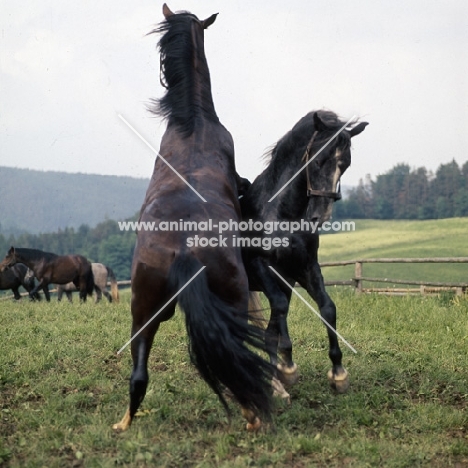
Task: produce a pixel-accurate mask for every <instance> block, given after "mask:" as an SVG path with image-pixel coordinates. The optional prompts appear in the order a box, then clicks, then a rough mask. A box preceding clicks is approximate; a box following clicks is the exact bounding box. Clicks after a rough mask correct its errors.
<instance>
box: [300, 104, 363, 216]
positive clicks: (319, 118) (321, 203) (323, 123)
mask: <svg viewBox="0 0 468 468" xmlns="http://www.w3.org/2000/svg"><path fill="white" fill-rule="evenodd" d="M340 124H341V128H342V122H340V121H339V120H338V119H337V117H336V114H334V113H332V112H326V111H320V112H314V113H313V127H314V131H313V134H312V137H311V139H310V140H309V142H308V143H307V146H306V149H305V152H304V155H303V157H302V163H303V164H304V165H306V167H305V168H304V171H303V172H304V174H303V177H302V179H303V180H304V179H305V182H306V194H307V208H306V211H305V217H306V219H307V220H309V221H313V222H318V223H319V225H321V224H322V223H324V222H325V221H328V220H329V219H330V217H331V213H332V209H333V203H334V202H335V201H337V200H340V199H341V191H340V180H341V176H342V175H343V174H344V173H345V171H346V169H348V167H349V166H350V164H351V138H353V137H354V136H356V135H359V134H360V133H361V132H362V131H364V129H365V127H366V126H367V125H368V123H367V122H360V123H357V124H354V125H352V126H350V127H346V128H342V129H340ZM340 130H341V131H340Z"/></svg>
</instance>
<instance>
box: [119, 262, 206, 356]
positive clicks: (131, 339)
mask: <svg viewBox="0 0 468 468" xmlns="http://www.w3.org/2000/svg"><path fill="white" fill-rule="evenodd" d="M205 268H206V266H202V267H201V268H200V269H199V270H198V271H197V272H196V273H195V274H194V275H193V276H192V277H191V278H190V279H189V280H188V281H187V283H185V284H184V286H182V287H181V288H180V289H179V290H178V291H177V292H176V293H175V294H174V295H173V296H172V297H171V298H170V299H169V300H168V301H167V302H166V303H165V304H164V305H163V306H162V307H161V308H160V309H159V310H158V311H157V312H156V313H155V314H154V315H153V316H152V317H151V318H150V319H149V320H148V321H147V322H146V323H145V324H144V325H143V326H142V327H141V328H140V329H139V330H138V331H137V332H136V333H135V334H134V335H133V336H132V337H131V338H130V339H129V340H128V341H127V342H126V343H125V344H124V345H123V346H122V347H121V348H120V349H119V350H118V351H117V354H120V353H121V352H122V351H123V350H124V349H125V348H126V347H127V346H128V345H129V344H130V343H131V342H132V341H133V340H134V339H135V338H136V337H137V336H138V335H139V334H140V333H141V332H142V331H143V330H144V329H145V328H146V327H147V326H148V325H149V324H150V323H151V322H152V321H153V320H154V319H155V318H156V317H157V316H158V315H159V314H160V313H161V312H162V311H163V310H164V309H165V307H166V306H167V305H169V304H170V303H171V302H172V301H173V300H174V299H175V298H176V297H177V296H178V295H179V294H180V293H181V292H182V291H183V290H184V289H185V288H186V287H187V286H188V285H189V284H190V283H191V282H192V281H193V280H194V279H195V278H196V277H197V276H198V275H199V274H200V273H201V272H202V271H203V270H204V269H205Z"/></svg>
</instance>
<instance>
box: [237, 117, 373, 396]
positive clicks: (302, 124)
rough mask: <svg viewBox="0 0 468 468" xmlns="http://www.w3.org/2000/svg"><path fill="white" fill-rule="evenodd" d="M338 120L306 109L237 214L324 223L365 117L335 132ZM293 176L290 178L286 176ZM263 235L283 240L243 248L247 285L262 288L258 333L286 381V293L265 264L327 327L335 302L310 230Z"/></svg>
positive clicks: (336, 373) (341, 373)
mask: <svg viewBox="0 0 468 468" xmlns="http://www.w3.org/2000/svg"><path fill="white" fill-rule="evenodd" d="M345 125H346V123H345V122H342V121H341V120H340V119H339V118H338V116H337V115H336V114H335V113H333V112H330V111H316V112H310V113H309V114H307V115H306V116H305V117H303V118H302V119H301V120H300V121H299V122H298V123H297V124H296V125H295V126H294V127H293V129H292V130H291V131H289V132H288V133H287V134H286V135H285V136H284V137H283V138H281V139H280V140H279V141H278V143H277V144H276V146H275V147H274V148H273V150H272V151H271V161H270V163H269V165H268V167H267V168H266V169H265V170H264V171H263V173H262V174H260V175H259V176H258V177H257V178H256V179H255V181H254V182H253V183H252V185H251V186H250V187H249V188H248V189H247V190H246V191H245V194H244V196H243V197H242V199H241V207H242V216H243V219H244V220H250V219H252V220H257V221H261V222H262V223H263V224H264V226H265V223H266V222H268V221H270V222H279V221H289V222H297V221H299V220H304V221H307V222H312V223H314V226H315V227H319V226H320V225H321V224H322V223H323V222H325V221H327V220H328V219H329V218H330V216H331V211H332V205H333V202H334V201H336V200H339V199H340V198H341V193H340V190H339V183H340V178H341V176H342V175H343V173H344V172H345V171H346V169H347V168H348V167H349V165H350V164H351V138H352V137H354V136H356V135H358V134H359V133H361V132H362V131H363V130H364V128H365V127H366V125H367V122H361V123H356V122H354V123H353V125H351V126H349V127H347V128H344V129H343V130H342V131H341V132H339V131H340V129H341V128H343V127H344V126H345ZM338 132H339V133H338ZM325 145H326V146H325ZM306 164H307V166H306ZM304 166H306V167H304ZM301 168H302V170H301ZM299 171H300V172H299ZM295 174H297V177H295V178H294V179H293V180H291V179H292V177H293V176H294V175H295ZM288 181H289V182H288ZM244 190H245V188H244ZM275 195H276V196H275ZM273 197H274V198H273ZM272 198H273V199H272ZM270 200H271V201H270ZM273 226H275V225H274V224H273ZM278 226H279V225H278V224H276V227H278ZM310 230H312V227H311V228H310ZM258 235H259V233H258V232H251V233H250V236H251V237H258ZM263 235H264V238H265V237H270V242H271V238H274V237H280V238H282V239H286V240H287V242H286V244H287V246H286V247H285V246H284V243H282V244H281V246H279V247H274V246H273V244H272V245H271V247H270V248H269V249H265V248H246V249H244V252H243V255H244V263H245V267H246V270H247V274H248V277H249V287H250V290H252V291H262V292H264V293H265V295H266V296H267V298H268V300H269V302H270V307H271V317H270V321H269V323H268V327H267V334H266V335H267V338H266V341H267V347H268V353H269V355H270V360H271V363H272V364H273V365H274V366H275V367H276V368H277V369H278V377H279V378H280V379H281V380H282V381H283V382H286V383H294V382H295V381H296V380H297V366H296V364H295V363H294V361H293V359H292V343H291V339H290V337H289V333H288V325H287V317H288V309H289V302H290V300H291V293H292V291H291V289H290V288H289V287H288V286H287V285H286V284H285V283H284V282H283V281H282V280H281V279H279V278H278V276H277V275H276V274H275V273H274V272H273V271H272V270H271V269H270V268H269V266H272V267H273V268H274V269H275V270H276V271H277V272H278V273H279V274H280V275H281V276H282V277H283V278H284V279H285V280H286V281H287V282H288V283H289V285H290V286H294V284H295V283H296V282H298V283H299V284H300V285H301V286H302V287H303V288H304V289H306V290H307V292H308V293H309V294H310V296H311V297H312V298H313V299H314V300H315V302H316V303H317V305H318V307H319V309H320V314H321V316H322V317H323V318H324V319H325V320H326V321H327V322H328V323H329V324H330V325H331V326H332V327H333V328H334V329H335V330H336V307H335V304H334V303H333V301H332V300H331V298H330V296H329V295H328V294H327V292H326V290H325V286H324V282H323V277H322V274H321V270H320V266H319V263H318V248H319V235H318V230H317V231H315V232H314V233H312V232H304V231H300V232H295V233H293V234H288V233H285V232H282V231H280V230H279V229H277V230H276V232H272V233H271V234H270V235H269V236H268V235H266V234H263ZM285 236H286V237H285ZM263 245H264V246H265V245H266V246H268V245H270V243H269V242H268V243H266V244H265V243H264V244H263ZM327 333H328V339H329V345H330V350H329V356H330V359H331V361H332V364H333V367H332V369H331V371H330V372H329V373H328V378H329V380H330V383H331V385H332V386H333V387H334V388H336V389H337V391H339V392H344V391H346V389H347V388H348V385H349V380H348V373H347V371H346V370H345V369H344V367H343V365H342V363H341V359H342V353H341V350H340V347H339V345H338V339H337V335H336V333H335V332H334V331H332V330H330V328H328V327H327ZM278 354H279V359H278Z"/></svg>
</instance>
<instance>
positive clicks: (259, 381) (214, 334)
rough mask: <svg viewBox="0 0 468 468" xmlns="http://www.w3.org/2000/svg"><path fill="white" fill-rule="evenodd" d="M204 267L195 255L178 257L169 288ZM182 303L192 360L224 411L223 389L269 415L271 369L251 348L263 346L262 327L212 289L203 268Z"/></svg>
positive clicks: (179, 286) (178, 286)
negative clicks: (225, 388) (255, 325)
mask: <svg viewBox="0 0 468 468" xmlns="http://www.w3.org/2000/svg"><path fill="white" fill-rule="evenodd" d="M201 267H202V264H201V263H200V262H199V261H198V260H197V259H196V258H194V257H191V256H189V255H186V254H181V255H179V256H178V257H176V259H175V261H174V263H173V264H172V266H171V270H170V272H169V284H170V287H171V288H173V289H174V292H176V291H177V290H179V289H180V288H181V287H183V286H184V285H185V284H187V282H188V281H189V280H190V279H191V278H192V277H193V276H194V275H195V274H196V273H197V271H199V270H200V268H201ZM178 301H179V304H180V306H181V307H182V309H183V310H184V312H185V321H186V326H187V333H188V336H189V352H190V358H191V360H192V362H193V363H194V364H195V366H196V367H197V369H198V371H199V372H200V374H201V376H202V377H203V378H204V379H205V381H206V382H207V383H208V384H209V385H210V386H211V388H212V389H213V390H214V391H215V392H216V394H217V395H218V397H219V399H220V400H221V402H222V404H223V405H224V407H225V408H226V410H227V411H228V412H229V409H228V406H227V403H226V400H225V399H224V397H223V394H222V391H223V388H224V387H227V388H228V389H229V390H230V391H231V393H232V394H233V396H234V398H235V399H236V400H237V402H238V403H239V404H240V405H241V406H242V407H243V408H246V409H250V410H252V411H254V412H255V414H259V415H262V416H263V417H265V418H267V419H268V417H269V416H270V413H271V394H272V392H271V378H272V375H273V367H272V366H271V365H270V364H269V363H268V362H267V361H265V360H264V359H263V358H262V357H261V356H259V355H258V354H256V353H255V352H253V351H252V350H251V349H249V348H248V347H247V344H248V345H251V346H253V347H255V348H257V349H262V350H264V349H265V345H264V336H263V331H262V330H261V329H259V328H257V327H254V326H252V325H249V324H248V322H247V311H245V316H243V317H242V316H241V315H240V314H239V311H238V310H235V309H234V308H233V307H231V306H229V305H227V304H225V303H224V302H223V301H222V300H221V299H219V298H218V297H217V296H216V295H215V294H214V293H213V292H212V291H211V290H210V289H209V287H208V281H207V277H206V273H205V271H203V272H201V273H200V275H199V276H198V277H197V278H195V279H194V280H193V282H191V283H190V284H189V285H188V286H187V287H186V288H185V289H184V290H183V291H182V292H181V293H180V294H179V297H178Z"/></svg>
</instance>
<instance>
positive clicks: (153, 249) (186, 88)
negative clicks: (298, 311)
mask: <svg viewBox="0 0 468 468" xmlns="http://www.w3.org/2000/svg"><path fill="white" fill-rule="evenodd" d="M163 14H164V17H165V20H164V21H163V22H162V23H161V24H160V25H159V26H158V28H157V29H156V30H155V31H153V32H157V33H163V36H162V37H161V39H160V41H159V49H160V53H161V75H162V76H161V83H163V85H164V86H165V87H166V89H167V92H166V94H165V95H164V96H163V97H162V99H161V100H159V101H155V102H154V103H155V109H153V110H154V112H155V113H156V114H157V115H160V116H163V117H165V118H166V119H167V129H166V132H165V133H164V136H163V138H162V142H161V149H160V155H159V156H158V157H157V159H156V163H155V167H154V172H153V176H152V178H151V182H150V185H149V187H148V190H147V193H146V197H145V201H144V203H143V206H142V209H141V212H140V221H146V222H160V221H169V222H176V223H179V222H183V223H185V222H186V223H192V228H193V230H191V231H190V232H187V231H172V232H167V231H162V230H159V231H139V232H138V234H137V242H136V246H135V252H134V257H133V264H132V302H131V309H132V317H133V322H132V331H131V336H132V340H131V351H132V358H133V371H132V375H131V378H130V405H129V408H128V410H127V412H126V413H125V415H124V417H123V419H122V420H121V421H120V422H119V423H118V424H115V425H114V429H116V430H125V429H127V428H128V427H129V426H130V424H131V422H132V419H133V417H134V415H135V412H136V411H137V409H138V407H139V405H140V403H141V402H142V400H143V398H144V396H145V393H146V388H147V384H148V370H147V362H148V356H149V353H150V349H151V346H152V343H153V339H154V336H155V334H156V332H157V330H158V328H159V326H160V323H161V322H162V321H165V320H168V319H169V318H171V317H172V315H173V314H174V312H175V306H176V300H175V299H174V297H175V296H177V295H178V296H177V301H178V302H179V304H180V306H181V308H182V309H183V310H184V313H185V321H186V327H187V333H188V337H189V353H190V357H191V360H192V362H193V363H194V364H195V366H196V368H197V369H198V371H199V373H200V374H201V376H202V377H203V379H204V380H205V381H206V382H207V383H208V384H209V385H210V387H211V388H212V389H213V390H214V392H215V393H216V394H217V395H218V397H219V398H220V400H221V402H222V403H223V405H224V407H225V408H226V410H227V409H228V407H227V403H226V401H225V398H224V396H223V392H224V391H225V390H226V389H227V390H228V391H229V393H230V394H231V395H232V396H233V398H234V400H236V401H237V402H238V403H239V404H240V406H241V407H242V413H243V415H244V417H245V418H246V419H247V421H248V424H247V428H248V429H250V430H253V429H256V428H258V427H259V426H260V425H261V421H260V417H261V416H265V417H268V415H269V414H270V411H271V387H270V379H271V377H272V373H273V368H272V366H271V365H270V364H269V363H268V362H267V361H266V360H264V359H263V358H262V357H261V356H260V355H259V354H257V353H255V352H254V351H253V350H252V349H251V348H250V347H249V346H247V344H248V345H252V346H254V347H257V348H264V337H263V332H262V331H261V330H260V329H259V328H256V327H253V326H251V325H249V324H248V322H247V316H248V315H247V313H248V295H249V291H248V280H247V275H246V272H245V268H244V265H243V263H242V254H241V250H240V248H234V247H230V246H226V247H222V246H220V245H216V242H213V241H217V240H218V239H217V238H210V240H211V244H212V246H211V247H201V246H197V245H196V244H195V243H194V239H195V236H197V238H199V237H204V238H205V239H207V238H206V237H205V236H206V232H205V231H203V230H202V228H201V227H200V224H199V223H203V222H207V221H208V220H209V219H213V220H216V221H220V220H225V221H227V220H231V219H233V220H237V221H238V220H240V216H241V212H240V206H239V202H238V200H237V187H236V170H235V163H234V145H233V140H232V137H231V134H230V133H229V132H228V131H227V130H226V129H225V128H224V126H223V125H221V123H220V122H219V119H218V116H217V115H216V112H215V108H214V104H213V99H212V94H211V83H210V74H209V70H208V64H207V61H206V57H205V52H204V30H205V29H206V28H207V27H208V26H210V25H211V24H212V23H213V22H214V21H215V19H216V15H212V16H210V17H209V18H208V19H206V20H204V21H200V20H199V19H198V18H197V17H196V16H194V15H193V14H191V13H188V12H181V13H177V14H174V13H172V12H171V11H170V10H169V8H168V7H167V5H164V6H163ZM169 164H170V166H169ZM174 170H175V171H177V173H176V172H175V171H174ZM179 176H180V177H179ZM187 183H188V184H190V187H189V186H188V185H187ZM192 188H193V189H195V190H196V192H197V193H196V192H195V191H194V190H192ZM199 195H202V197H203V198H204V199H205V200H206V202H204V201H203V200H202V199H201V198H200V196H199ZM194 223H195V227H194V226H193V224H194ZM195 276H196V277H195ZM182 288H184V289H183V290H181V289H182ZM179 292H180V293H179ZM153 319H154V320H153Z"/></svg>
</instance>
